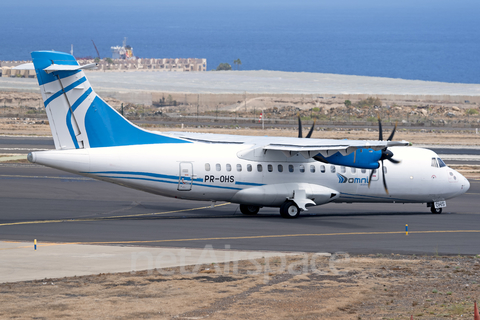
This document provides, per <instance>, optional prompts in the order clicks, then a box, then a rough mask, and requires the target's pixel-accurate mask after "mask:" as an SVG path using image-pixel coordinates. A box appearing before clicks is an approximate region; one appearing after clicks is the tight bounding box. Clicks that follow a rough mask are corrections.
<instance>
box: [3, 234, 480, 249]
mask: <svg viewBox="0 0 480 320" xmlns="http://www.w3.org/2000/svg"><path fill="white" fill-rule="evenodd" d="M429 233H480V230H425V231H409V232H408V234H409V235H415V234H429ZM385 234H405V231H373V232H344V233H299V234H275V235H258V236H240V237H212V238H190V239H163V240H133V241H103V242H102V241H93V242H62V243H50V242H48V243H43V244H38V247H46V246H56V245H68V244H84V245H110V244H141V243H166V242H185V241H213V240H241V239H266V238H289V237H325V236H350V235H385ZM8 242H10V243H12V242H13V243H15V242H16V241H8ZM22 242H24V241H22ZM23 248H32V246H22V247H15V248H4V249H0V250H12V249H23Z"/></svg>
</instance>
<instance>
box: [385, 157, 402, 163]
mask: <svg viewBox="0 0 480 320" xmlns="http://www.w3.org/2000/svg"><path fill="white" fill-rule="evenodd" d="M387 160H388V161H390V162H391V163H395V164H399V163H400V162H402V161H400V160H396V159H393V158H388V159H387Z"/></svg>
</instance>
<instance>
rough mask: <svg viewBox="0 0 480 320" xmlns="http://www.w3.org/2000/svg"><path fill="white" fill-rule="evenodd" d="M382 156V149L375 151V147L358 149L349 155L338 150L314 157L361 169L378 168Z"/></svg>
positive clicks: (326, 161) (318, 159) (321, 160)
mask: <svg viewBox="0 0 480 320" xmlns="http://www.w3.org/2000/svg"><path fill="white" fill-rule="evenodd" d="M381 157H382V150H379V151H375V150H373V149H364V148H363V149H358V150H356V151H354V152H352V153H350V154H348V155H345V156H344V155H342V154H341V153H340V152H336V153H334V154H333V155H331V156H328V157H324V156H322V155H321V154H320V153H319V154H317V155H316V156H315V157H313V159H315V160H317V161H320V162H325V163H331V164H335V165H340V166H346V167H353V168H359V169H378V167H379V166H380V164H379V163H378V161H379V160H380V158H381Z"/></svg>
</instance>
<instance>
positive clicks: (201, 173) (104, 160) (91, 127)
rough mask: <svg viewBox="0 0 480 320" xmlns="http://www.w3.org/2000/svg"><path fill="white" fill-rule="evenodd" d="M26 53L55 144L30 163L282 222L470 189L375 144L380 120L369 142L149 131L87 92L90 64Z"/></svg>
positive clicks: (419, 152) (397, 149)
mask: <svg viewBox="0 0 480 320" xmlns="http://www.w3.org/2000/svg"><path fill="white" fill-rule="evenodd" d="M32 58H33V64H34V68H35V70H36V73H37V77H38V82H39V85H40V91H41V94H42V97H43V100H44V104H45V108H46V112H47V115H48V120H49V123H50V127H51V130H52V135H53V139H54V142H55V148H56V150H50V151H40V152H31V153H30V154H29V155H28V160H29V161H30V162H32V163H37V164H41V165H45V166H49V167H52V168H56V169H60V170H64V171H68V172H72V173H75V174H79V175H82V176H87V177H91V178H94V179H98V180H103V181H107V182H112V183H115V184H119V185H122V186H125V187H129V188H133V189H138V190H142V191H146V192H150V193H153V194H158V195H162V196H168V197H174V198H179V199H190V200H205V201H212V202H215V201H229V202H232V203H238V204H239V205H240V211H241V212H242V213H244V214H247V215H253V214H256V213H258V211H259V209H260V208H262V207H279V208H280V214H281V215H282V217H284V218H296V217H298V215H299V214H300V212H301V211H306V210H307V206H315V205H321V204H326V203H330V202H338V203H340V202H346V203H353V202H371V203H377V202H383V203H426V204H427V206H428V207H431V211H432V212H434V213H441V211H442V208H443V207H445V206H446V200H447V199H450V198H453V197H456V196H459V195H461V194H463V193H465V192H466V191H467V190H468V189H469V187H470V183H469V182H468V180H467V179H466V178H465V177H463V176H462V175H461V174H460V173H458V172H457V171H455V170H453V169H451V168H449V167H448V166H446V165H445V163H444V162H443V161H442V160H441V159H440V158H439V157H438V155H437V154H435V153H434V152H433V151H431V150H428V149H420V148H414V147H409V146H408V142H406V141H391V140H392V138H393V135H394V133H395V129H394V130H393V131H392V133H391V135H390V137H389V138H388V139H387V141H382V140H383V139H382V129H381V124H380V121H379V124H380V130H379V132H380V137H379V140H378V141H364V140H334V139H311V138H310V136H311V133H312V130H310V132H309V134H308V135H307V138H301V126H300V128H299V129H300V134H299V136H300V138H283V137H251V136H236V135H218V134H199V133H185V132H167V133H158V132H150V131H147V130H144V129H142V128H139V127H137V126H136V125H134V124H132V123H131V122H129V121H128V120H127V119H125V118H124V117H122V116H121V115H120V114H119V113H118V112H117V111H115V110H114V109H113V108H112V107H110V106H109V105H108V104H107V103H105V102H104V101H103V100H102V99H101V98H100V97H98V96H97V95H96V94H95V92H94V91H93V89H92V87H91V86H90V83H89V81H88V80H87V78H86V77H85V74H84V72H83V69H88V68H94V67H95V64H91V65H86V66H80V65H79V64H78V63H77V61H76V60H75V58H74V57H73V56H71V55H69V54H66V53H61V52H53V51H38V52H33V53H32ZM312 129H313V127H312ZM393 154H395V157H396V160H395V159H394V158H393ZM384 160H388V161H390V163H391V165H390V164H389V165H388V166H387V165H384ZM380 164H381V166H380ZM380 167H381V168H382V170H377V169H378V168H380ZM380 176H381V179H382V181H383V183H382V182H380V181H379V180H380ZM387 179H388V181H389V186H390V188H389V189H387V183H386V180H387Z"/></svg>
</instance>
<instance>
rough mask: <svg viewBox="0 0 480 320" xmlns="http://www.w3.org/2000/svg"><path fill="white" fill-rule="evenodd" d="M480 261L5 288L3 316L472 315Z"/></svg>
mask: <svg viewBox="0 0 480 320" xmlns="http://www.w3.org/2000/svg"><path fill="white" fill-rule="evenodd" d="M479 275H480V256H479V255H477V256H473V257H472V256H454V257H446V256H435V255H434V256H422V257H416V256H404V255H394V254H392V255H389V256H384V255H381V254H377V255H369V256H361V255H360V256H348V255H337V256H331V257H320V256H315V255H312V254H308V255H307V254H305V255H302V256H301V255H299V256H289V257H288V258H270V259H258V260H254V261H241V262H238V263H237V264H234V263H229V264H219V265H202V266H196V269H194V267H193V266H192V267H186V268H185V267H184V268H183V270H182V269H180V268H174V269H162V270H149V271H142V272H137V273H135V274H132V273H123V274H99V275H92V276H82V277H73V278H63V279H44V280H39V281H28V282H16V283H5V284H0V293H1V295H0V318H2V319H60V318H61V319H64V318H77V319H84V318H104V319H140V318H141V319H203V318H208V319H410V316H411V315H413V316H414V319H440V318H442V319H443V318H446V319H472V318H473V301H474V300H476V299H478V298H479V297H480V284H479V282H478V281H479Z"/></svg>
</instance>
